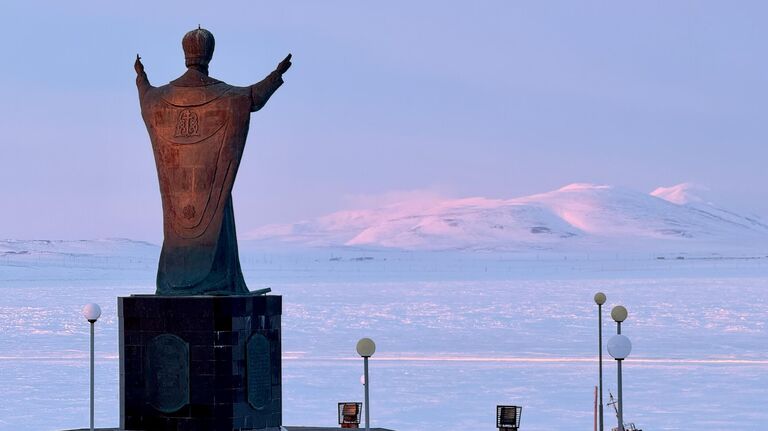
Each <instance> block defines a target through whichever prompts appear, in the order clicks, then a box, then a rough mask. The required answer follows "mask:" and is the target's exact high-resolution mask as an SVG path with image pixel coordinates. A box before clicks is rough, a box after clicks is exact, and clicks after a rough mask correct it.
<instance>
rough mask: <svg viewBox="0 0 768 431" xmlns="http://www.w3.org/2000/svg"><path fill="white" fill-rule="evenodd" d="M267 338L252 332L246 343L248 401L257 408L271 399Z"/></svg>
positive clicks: (262, 406)
mask: <svg viewBox="0 0 768 431" xmlns="http://www.w3.org/2000/svg"><path fill="white" fill-rule="evenodd" d="M269 347H270V346H269V340H267V338H266V337H265V336H263V335H261V334H253V335H252V336H251V338H250V339H249V340H248V344H247V345H246V357H245V359H246V362H247V365H246V367H247V368H246V371H247V373H248V402H249V403H250V404H251V406H253V408H255V409H257V410H261V409H263V408H264V407H265V406H267V404H269V402H270V400H271V399H272V377H271V376H272V373H271V368H272V367H271V365H272V362H271V359H270V352H269V350H270V348H269Z"/></svg>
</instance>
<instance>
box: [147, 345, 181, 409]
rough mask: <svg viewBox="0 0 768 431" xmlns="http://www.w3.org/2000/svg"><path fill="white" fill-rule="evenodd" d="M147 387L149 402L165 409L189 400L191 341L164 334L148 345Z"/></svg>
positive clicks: (178, 407) (157, 407) (155, 406)
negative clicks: (189, 342)
mask: <svg viewBox="0 0 768 431" xmlns="http://www.w3.org/2000/svg"><path fill="white" fill-rule="evenodd" d="M146 349H147V350H146V375H145V376H146V379H145V380H144V381H145V391H146V394H147V399H148V400H149V403H150V405H152V407H154V408H156V409H157V410H159V411H161V412H164V413H171V412H175V411H176V410H178V409H180V408H182V407H184V406H185V405H187V404H188V403H189V344H187V342H185V341H184V340H182V339H181V338H179V337H177V336H175V335H171V334H162V335H158V336H157V337H155V338H153V339H152V340H151V341H150V342H149V343H148V344H147V347H146Z"/></svg>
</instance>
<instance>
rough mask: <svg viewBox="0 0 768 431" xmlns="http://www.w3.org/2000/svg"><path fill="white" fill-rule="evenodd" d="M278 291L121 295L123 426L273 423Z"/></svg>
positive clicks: (216, 430)
mask: <svg viewBox="0 0 768 431" xmlns="http://www.w3.org/2000/svg"><path fill="white" fill-rule="evenodd" d="M281 311H282V297H280V296H254V295H242V296H174V297H168V296H155V295H136V296H129V297H121V298H118V314H119V319H120V426H121V428H122V429H127V430H176V431H192V430H207V431H220V430H223V431H235V430H238V431H239V430H278V429H279V427H280V425H281V422H282V405H281V392H282V390H281V357H280V355H281V346H280V315H281Z"/></svg>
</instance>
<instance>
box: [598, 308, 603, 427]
mask: <svg viewBox="0 0 768 431" xmlns="http://www.w3.org/2000/svg"><path fill="white" fill-rule="evenodd" d="M597 322H598V323H597V325H598V329H597V344H598V346H597V348H598V351H599V352H600V409H599V411H598V416H599V417H600V431H603V306H602V305H601V304H598V305H597Z"/></svg>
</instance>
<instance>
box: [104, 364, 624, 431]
mask: <svg viewBox="0 0 768 431" xmlns="http://www.w3.org/2000/svg"><path fill="white" fill-rule="evenodd" d="M363 369H364V374H365V431H370V430H371V416H370V403H369V402H368V357H367V356H364V357H363ZM619 393H621V391H619ZM91 431H93V430H91Z"/></svg>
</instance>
